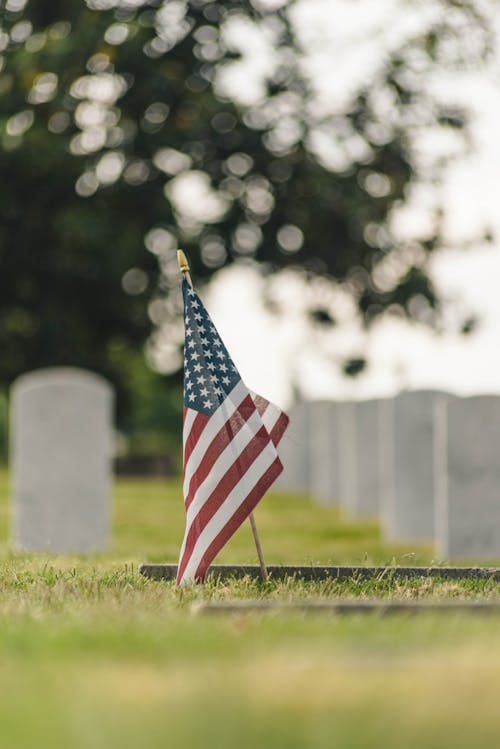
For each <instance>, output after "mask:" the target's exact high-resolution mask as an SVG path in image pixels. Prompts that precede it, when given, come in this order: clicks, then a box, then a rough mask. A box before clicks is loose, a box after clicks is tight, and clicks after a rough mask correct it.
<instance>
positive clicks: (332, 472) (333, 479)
mask: <svg viewBox="0 0 500 749" xmlns="http://www.w3.org/2000/svg"><path fill="white" fill-rule="evenodd" d="M308 419H309V425H310V428H309V441H308V448H309V478H310V493H311V496H312V497H313V498H314V499H316V500H317V501H318V502H319V503H320V504H323V505H336V504H339V501H340V488H339V454H338V453H339V446H338V439H339V424H338V419H339V404H338V403H335V402H334V401H313V402H311V403H310V404H309V417H308Z"/></svg>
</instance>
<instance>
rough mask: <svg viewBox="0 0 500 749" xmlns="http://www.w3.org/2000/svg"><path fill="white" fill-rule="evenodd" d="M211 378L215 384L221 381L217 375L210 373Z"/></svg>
mask: <svg viewBox="0 0 500 749" xmlns="http://www.w3.org/2000/svg"><path fill="white" fill-rule="evenodd" d="M210 379H211V380H212V382H213V383H214V385H217V383H218V382H219V380H218V379H217V375H210Z"/></svg>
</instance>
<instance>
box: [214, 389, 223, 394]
mask: <svg viewBox="0 0 500 749" xmlns="http://www.w3.org/2000/svg"><path fill="white" fill-rule="evenodd" d="M223 392H224V391H223V390H221V389H220V388H215V390H214V393H215V395H223Z"/></svg>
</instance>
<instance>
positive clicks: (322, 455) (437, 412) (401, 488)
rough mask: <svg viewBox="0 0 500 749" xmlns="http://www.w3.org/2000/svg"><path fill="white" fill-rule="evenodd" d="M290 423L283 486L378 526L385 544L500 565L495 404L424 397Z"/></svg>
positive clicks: (322, 410)
mask: <svg viewBox="0 0 500 749" xmlns="http://www.w3.org/2000/svg"><path fill="white" fill-rule="evenodd" d="M297 412H299V413H300V417H299V418H298V419H297V418H296V413H297ZM290 416H291V421H292V423H294V425H295V426H294V429H293V430H292V431H291V434H290V438H287V436H286V435H285V438H284V440H283V443H282V444H283V462H284V467H285V470H284V473H283V474H282V478H281V482H280V486H281V488H283V489H287V490H289V491H297V492H301V493H304V492H306V493H309V494H310V495H311V496H312V497H314V499H316V500H317V501H318V502H320V503H321V504H326V505H338V506H339V507H341V508H342V511H343V512H344V513H345V514H346V515H347V516H349V517H352V518H373V519H379V520H380V523H381V527H382V531H383V534H384V537H385V538H386V539H387V540H391V541H401V542H433V543H434V544H435V547H436V553H437V555H438V557H439V558H441V559H448V558H455V559H478V560H479V559H483V560H500V454H499V453H500V397H498V396H477V397H471V398H458V397H456V396H453V395H451V394H449V393H445V392H441V391H432V390H424V391H415V392H404V393H401V394H400V395H398V396H396V397H395V398H387V399H380V400H370V401H359V402H349V403H341V402H330V401H321V402H311V403H309V402H301V403H300V404H297V406H295V407H293V409H292V410H291V413H290Z"/></svg>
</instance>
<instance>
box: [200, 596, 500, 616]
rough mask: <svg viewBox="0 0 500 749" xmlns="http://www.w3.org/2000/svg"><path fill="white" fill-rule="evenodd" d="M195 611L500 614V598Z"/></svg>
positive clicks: (270, 604)
mask: <svg viewBox="0 0 500 749" xmlns="http://www.w3.org/2000/svg"><path fill="white" fill-rule="evenodd" d="M191 611H192V613H193V614H249V613H268V612H279V613H305V614H339V615H345V614H379V615H381V616H385V615H387V614H421V613H426V612H427V613H443V612H448V613H476V614H477V613H481V614H484V613H486V614H500V598H496V599H493V600H490V601H487V600H484V601H478V600H471V601H467V600H462V601H422V600H419V601H394V600H393V599H392V600H384V599H383V598H377V599H371V600H370V599H366V600H362V601H356V600H345V599H344V600H342V599H338V600H336V601H292V602H288V601H287V602H283V601H209V602H204V601H202V602H198V603H195V604H193V606H192V607H191Z"/></svg>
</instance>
